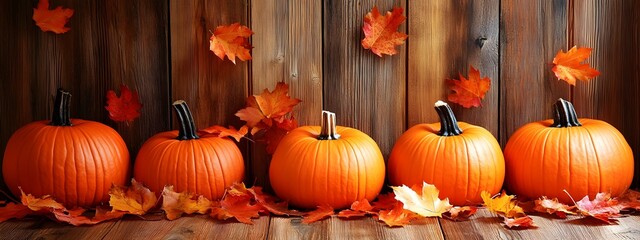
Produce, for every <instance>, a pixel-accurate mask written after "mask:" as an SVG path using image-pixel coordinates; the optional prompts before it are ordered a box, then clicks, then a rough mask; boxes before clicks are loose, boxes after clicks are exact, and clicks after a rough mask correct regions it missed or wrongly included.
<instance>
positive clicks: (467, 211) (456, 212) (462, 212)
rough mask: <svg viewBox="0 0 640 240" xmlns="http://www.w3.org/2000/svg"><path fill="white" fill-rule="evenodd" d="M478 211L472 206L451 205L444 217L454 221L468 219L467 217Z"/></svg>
mask: <svg viewBox="0 0 640 240" xmlns="http://www.w3.org/2000/svg"><path fill="white" fill-rule="evenodd" d="M477 211H478V208H477V207H473V206H464V207H458V206H456V207H452V208H451V209H449V211H448V212H447V213H445V215H444V216H445V217H447V218H448V219H451V220H454V221H462V220H466V219H469V217H471V216H473V214H475V213H476V212H477Z"/></svg>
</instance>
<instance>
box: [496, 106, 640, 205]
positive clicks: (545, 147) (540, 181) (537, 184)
mask: <svg viewBox="0 0 640 240" xmlns="http://www.w3.org/2000/svg"><path fill="white" fill-rule="evenodd" d="M554 109H555V114H554V115H555V116H554V119H548V120H544V121H540V122H534V123H529V124H526V125H524V126H522V127H520V129H518V130H517V131H516V132H514V133H513V135H511V138H510V139H509V141H508V143H507V146H506V147H505V150H504V154H505V159H506V167H507V186H508V188H509V189H510V190H511V191H513V193H515V194H517V195H518V196H523V197H529V198H539V197H541V196H547V197H549V198H558V199H559V200H560V201H562V202H564V203H571V202H572V201H571V199H570V198H569V196H568V195H567V194H566V193H565V192H564V190H567V192H569V194H571V196H572V197H573V198H575V199H580V198H582V197H584V196H586V195H589V197H590V198H594V197H595V195H596V194H597V193H599V192H609V193H611V194H612V196H618V195H620V194H622V193H623V192H624V191H626V190H627V189H628V188H629V186H630V185H631V181H632V179H633V169H634V164H633V153H632V152H631V147H629V144H628V143H627V141H626V140H625V139H624V137H623V136H622V134H620V132H619V131H618V130H617V129H616V128H614V127H613V126H611V125H609V124H608V123H606V122H604V121H599V120H594V119H586V118H581V119H578V117H577V115H576V112H575V110H574V108H573V105H572V104H571V103H570V102H568V101H566V100H564V99H559V100H558V101H557V102H556V103H555V104H554Z"/></svg>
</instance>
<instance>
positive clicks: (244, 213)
mask: <svg viewBox="0 0 640 240" xmlns="http://www.w3.org/2000/svg"><path fill="white" fill-rule="evenodd" d="M251 199H252V197H251V196H249V195H233V194H227V195H226V196H225V197H224V199H222V200H221V201H219V202H213V203H212V206H213V207H212V208H211V217H213V218H217V219H219V220H227V219H229V218H232V217H233V218H235V219H236V220H238V221H240V222H242V223H246V224H253V222H252V221H251V218H257V217H260V210H262V208H261V207H260V206H258V205H256V204H251Z"/></svg>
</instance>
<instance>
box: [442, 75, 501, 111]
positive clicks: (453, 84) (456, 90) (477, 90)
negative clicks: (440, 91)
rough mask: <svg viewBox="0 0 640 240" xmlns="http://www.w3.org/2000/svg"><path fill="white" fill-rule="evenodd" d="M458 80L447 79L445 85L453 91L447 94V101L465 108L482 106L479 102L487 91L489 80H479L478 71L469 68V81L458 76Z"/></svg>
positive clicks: (486, 78)
mask: <svg viewBox="0 0 640 240" xmlns="http://www.w3.org/2000/svg"><path fill="white" fill-rule="evenodd" d="M459 76H460V80H456V79H453V80H452V79H447V80H446V82H447V85H449V88H451V90H452V91H453V93H451V94H449V96H448V98H447V99H449V101H451V102H454V103H457V104H460V105H462V106H463V107H465V108H470V107H479V106H482V103H481V100H482V99H483V98H484V95H485V94H486V93H487V91H489V87H490V86H491V80H490V79H489V78H488V77H484V78H481V77H480V71H478V70H477V69H475V68H474V67H473V66H470V69H469V79H466V78H464V76H462V74H459Z"/></svg>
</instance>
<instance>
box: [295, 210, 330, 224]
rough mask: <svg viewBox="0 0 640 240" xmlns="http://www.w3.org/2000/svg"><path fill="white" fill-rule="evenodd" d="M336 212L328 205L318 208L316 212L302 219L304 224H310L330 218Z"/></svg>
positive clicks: (309, 213)
mask: <svg viewBox="0 0 640 240" xmlns="http://www.w3.org/2000/svg"><path fill="white" fill-rule="evenodd" d="M334 213H335V212H334V211H333V208H332V207H330V206H327V205H322V206H318V208H317V209H316V210H313V211H311V212H308V213H306V214H305V215H304V217H303V218H302V223H305V224H310V223H313V222H316V221H320V220H322V219H324V218H326V217H330V216H331V215H333V214H334Z"/></svg>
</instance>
